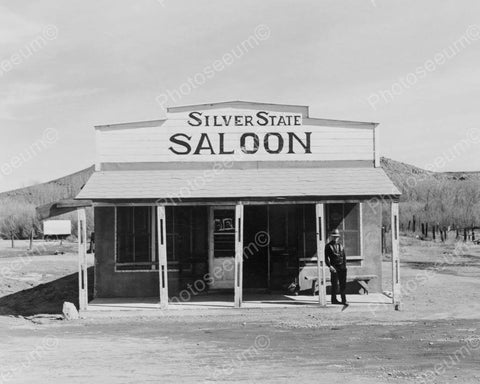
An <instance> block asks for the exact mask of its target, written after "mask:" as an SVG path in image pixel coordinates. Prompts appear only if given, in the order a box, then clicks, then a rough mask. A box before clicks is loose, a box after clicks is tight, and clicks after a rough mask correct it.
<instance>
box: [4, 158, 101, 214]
mask: <svg viewBox="0 0 480 384" xmlns="http://www.w3.org/2000/svg"><path fill="white" fill-rule="evenodd" d="M93 172H94V166H93V165H92V166H91V167H89V168H86V169H83V170H81V171H78V172H75V173H72V174H71V175H68V176H64V177H61V178H59V179H56V180H52V181H48V182H46V183H43V184H37V185H32V186H30V187H26V188H20V189H14V190H13V191H8V192H2V193H0V201H3V200H10V201H11V200H14V201H21V202H25V203H29V204H34V205H37V206H38V205H42V204H47V203H52V202H55V201H57V200H61V199H67V198H73V197H75V196H76V195H77V194H78V193H79V192H80V189H81V188H82V187H83V185H85V183H86V182H87V180H88V179H89V177H90V176H91V174H92V173H93Z"/></svg>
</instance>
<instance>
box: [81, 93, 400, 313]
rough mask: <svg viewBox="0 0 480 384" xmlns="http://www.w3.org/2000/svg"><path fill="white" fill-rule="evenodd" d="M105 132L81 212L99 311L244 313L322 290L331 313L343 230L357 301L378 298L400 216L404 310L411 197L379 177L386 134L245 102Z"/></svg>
mask: <svg viewBox="0 0 480 384" xmlns="http://www.w3.org/2000/svg"><path fill="white" fill-rule="evenodd" d="M95 130H96V153H97V155H96V156H97V157H96V164H95V171H96V172H95V173H94V174H93V175H92V177H91V178H90V180H89V181H88V182H87V184H86V185H85V186H84V188H83V189H82V191H81V192H80V194H79V195H78V197H77V198H78V199H88V200H92V201H93V205H94V210H95V237H96V254H95V297H96V298H127V297H159V301H160V304H161V307H164V308H165V307H167V305H168V303H169V300H170V301H183V300H187V299H188V296H189V295H190V296H191V295H192V294H200V293H201V294H203V295H208V294H209V292H219V291H222V290H230V291H234V292H235V294H234V303H235V306H237V307H240V306H241V305H242V300H243V292H250V291H252V290H257V291H261V290H269V291H280V292H281V291H285V290H288V289H290V290H292V291H293V290H297V291H300V292H301V291H308V290H311V289H312V282H314V281H315V280H317V281H320V289H319V292H320V294H319V302H320V304H322V305H325V304H326V286H327V285H328V277H329V276H328V275H329V273H326V272H328V270H326V268H324V265H323V254H324V253H323V250H324V247H325V243H326V242H327V241H328V235H329V233H330V232H331V231H332V230H334V229H339V230H340V232H341V234H342V239H343V242H344V245H345V249H346V253H347V260H348V269H349V276H351V277H352V278H351V279H350V280H352V279H353V277H357V279H356V280H355V279H353V280H355V281H351V282H350V284H349V290H350V293H355V292H358V291H359V290H360V289H362V288H363V289H367V288H368V290H369V291H370V292H378V291H381V289H382V287H381V282H382V255H381V223H382V217H381V214H382V204H380V203H379V202H387V203H388V204H390V203H391V207H392V223H393V227H392V228H394V230H393V231H392V234H393V235H392V236H393V245H394V246H393V248H394V252H393V263H392V265H393V269H392V272H393V280H394V284H393V291H394V294H395V295H396V299H395V300H396V302H397V304H398V303H399V290H398V287H399V271H398V269H399V264H398V197H399V195H400V192H399V191H398V189H397V188H396V187H395V186H394V185H393V183H392V182H391V181H390V180H389V178H388V177H387V176H386V174H385V173H384V171H383V170H382V168H380V156H379V128H378V125H377V124H376V123H366V122H354V121H341V120H327V119H320V118H314V117H310V115H309V110H308V107H306V106H296V105H276V104H263V103H252V102H242V101H234V102H222V103H215V104H201V105H190V106H182V107H174V108H169V109H168V113H167V118H166V119H162V120H154V121H143V122H134V123H122V124H112V125H102V126H97V127H95ZM317 254H320V255H321V257H320V258H317ZM362 276H363V277H364V278H362ZM325 277H327V278H325ZM367 282H368V285H367V284H366V283H367ZM84 292H85V291H84ZM186 292H190V294H189V295H188V294H187V293H186ZM82 302H83V303H85V302H86V300H85V298H83V299H82V300H81V303H82ZM85 305H86V304H85Z"/></svg>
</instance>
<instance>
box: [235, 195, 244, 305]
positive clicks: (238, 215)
mask: <svg viewBox="0 0 480 384" xmlns="http://www.w3.org/2000/svg"><path fill="white" fill-rule="evenodd" d="M242 296H243V205H242V204H237V205H236V206H235V308H240V307H241V306H242V300H243V297H242Z"/></svg>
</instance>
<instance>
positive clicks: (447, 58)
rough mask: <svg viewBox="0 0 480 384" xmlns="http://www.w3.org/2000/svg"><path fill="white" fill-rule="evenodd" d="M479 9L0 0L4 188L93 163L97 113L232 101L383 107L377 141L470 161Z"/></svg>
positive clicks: (476, 132) (443, 166)
mask: <svg viewBox="0 0 480 384" xmlns="http://www.w3.org/2000/svg"><path fill="white" fill-rule="evenodd" d="M479 15H480V2H478V0H462V1H458V0H456V1H453V0H452V1H450V0H441V1H439V0H422V1H418V0H415V1H413V0H348V1H347V0H331V1H325V0H288V1H287V0H253V1H252V0H241V1H240V0H237V1H231V0H208V1H207V0H135V1H126V0H125V1H124V0H95V1H93V0H81V1H76V0H69V1H68V2H67V1H64V0H63V1H61V0H40V1H26V0H16V1H14V2H13V1H6V0H0V191H6V190H11V189H14V188H20V187H24V186H27V185H31V184H33V183H38V182H45V181H48V180H52V179H55V178H58V177H62V176H64V175H67V174H70V173H73V172H76V171H79V170H81V169H83V168H86V167H88V166H90V165H92V164H93V163H94V161H95V142H94V128H93V127H94V126H95V125H101V124H108V123H116V122H128V121H141V120H155V119H159V118H162V117H163V116H164V109H163V106H165V105H166V106H176V105H188V104H195V103H209V102H218V101H227V100H248V101H257V102H271V103H279V104H299V105H308V106H310V115H311V116H313V117H319V118H331V119H342V120H360V121H374V122H378V123H380V130H381V152H382V155H384V156H387V157H390V158H393V159H395V160H398V161H403V162H406V163H410V164H413V165H416V166H420V167H427V168H433V169H432V170H436V171H480V124H479V122H480V108H479V100H480V65H479V64H480V32H479V31H480V18H479V17H478V16H479ZM252 36H253V37H255V39H256V40H255V41H256V43H257V44H256V45H253V46H252V47H250V48H249V49H248V50H247V51H245V52H243V54H242V55H241V56H240V57H238V58H235V60H233V62H230V63H228V65H224V67H223V68H222V69H221V70H216V71H215V73H214V74H213V75H211V76H209V78H208V79H207V80H206V81H202V82H201V81H196V80H195V81H192V80H191V79H192V78H194V77H195V75H197V78H199V79H200V78H202V77H198V74H205V68H207V67H210V68H211V66H212V64H213V63H214V62H215V61H216V60H219V59H222V58H223V57H224V55H225V53H228V52H231V51H232V49H234V48H235V47H238V46H239V44H240V43H241V42H243V41H245V40H246V39H248V38H250V37H252ZM188 79H190V85H188V84H189V83H188V81H189V80H188ZM186 84H187V85H186ZM160 100H161V102H160ZM459 143H463V144H461V145H458V144H459ZM432 165H433V166H432Z"/></svg>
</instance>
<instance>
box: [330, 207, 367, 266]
mask: <svg viewBox="0 0 480 384" xmlns="http://www.w3.org/2000/svg"><path fill="white" fill-rule="evenodd" d="M327 228H328V233H329V234H330V233H331V232H332V231H333V230H335V229H338V230H339V231H340V233H341V235H342V240H343V245H344V247H345V253H346V255H347V261H354V260H361V258H362V257H361V256H362V250H361V239H360V236H361V233H360V232H361V231H360V228H361V223H360V204H358V203H345V204H328V205H327Z"/></svg>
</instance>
